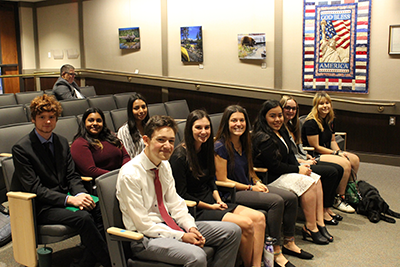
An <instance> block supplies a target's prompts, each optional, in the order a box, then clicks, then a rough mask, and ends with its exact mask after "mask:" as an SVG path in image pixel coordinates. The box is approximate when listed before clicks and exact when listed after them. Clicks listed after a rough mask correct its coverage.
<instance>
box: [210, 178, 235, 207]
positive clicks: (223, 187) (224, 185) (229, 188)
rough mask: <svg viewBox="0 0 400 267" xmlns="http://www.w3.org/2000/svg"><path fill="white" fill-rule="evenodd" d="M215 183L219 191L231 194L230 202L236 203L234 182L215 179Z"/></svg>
mask: <svg viewBox="0 0 400 267" xmlns="http://www.w3.org/2000/svg"><path fill="white" fill-rule="evenodd" d="M215 184H216V185H217V187H218V190H219V191H221V192H227V193H229V194H230V196H231V200H230V202H231V203H236V186H235V184H234V183H231V182H222V181H215Z"/></svg>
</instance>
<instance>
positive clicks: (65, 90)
mask: <svg viewBox="0 0 400 267" xmlns="http://www.w3.org/2000/svg"><path fill="white" fill-rule="evenodd" d="M74 89H76V90H77V91H78V92H79V93H81V89H80V88H79V86H78V84H77V83H76V82H73V83H72V84H70V83H68V81H67V80H65V79H64V78H62V77H59V78H58V80H57V81H56V83H55V84H54V86H53V95H55V96H56V98H57V100H64V99H76V98H78V97H77V96H76V93H75V90H74ZM81 95H83V94H82V93H81Z"/></svg>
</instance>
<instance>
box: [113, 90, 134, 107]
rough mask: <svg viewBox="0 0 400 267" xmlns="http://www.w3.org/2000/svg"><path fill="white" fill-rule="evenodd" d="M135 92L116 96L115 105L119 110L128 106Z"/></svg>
mask: <svg viewBox="0 0 400 267" xmlns="http://www.w3.org/2000/svg"><path fill="white" fill-rule="evenodd" d="M133 93H134V92H128V93H120V94H115V95H114V99H115V103H116V104H117V108H125V109H126V106H127V105H128V101H129V98H130V97H131V95H132V94H133Z"/></svg>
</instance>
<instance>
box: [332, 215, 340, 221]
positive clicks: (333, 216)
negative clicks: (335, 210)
mask: <svg viewBox="0 0 400 267" xmlns="http://www.w3.org/2000/svg"><path fill="white" fill-rule="evenodd" d="M331 217H332V218H333V219H335V220H336V221H338V222H340V221H341V220H343V216H340V215H339V214H335V215H331Z"/></svg>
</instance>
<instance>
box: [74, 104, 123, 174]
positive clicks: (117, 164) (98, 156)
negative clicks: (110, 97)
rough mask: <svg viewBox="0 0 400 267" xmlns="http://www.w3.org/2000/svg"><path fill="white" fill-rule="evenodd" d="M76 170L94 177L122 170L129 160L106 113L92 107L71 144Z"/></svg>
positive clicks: (84, 116) (83, 118)
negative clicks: (107, 120)
mask: <svg viewBox="0 0 400 267" xmlns="http://www.w3.org/2000/svg"><path fill="white" fill-rule="evenodd" d="M71 155H72V158H73V160H74V162H75V167H76V171H77V172H78V173H80V174H81V175H82V176H89V177H92V178H93V179H95V178H97V177H99V176H100V175H102V174H104V173H107V172H109V171H112V170H115V169H119V168H121V167H122V165H124V164H125V163H126V162H128V161H129V160H130V157H129V155H128V153H127V152H126V150H125V148H124V147H123V145H122V143H121V141H120V140H119V139H118V138H117V137H116V136H115V135H114V134H113V133H112V132H111V130H110V129H108V128H107V125H106V121H105V118H104V113H103V112H102V111H101V110H100V109H98V108H89V109H87V110H86V112H85V113H84V114H83V117H82V121H81V122H80V125H79V130H78V133H77V134H76V135H75V137H74V141H73V143H72V145H71Z"/></svg>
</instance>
